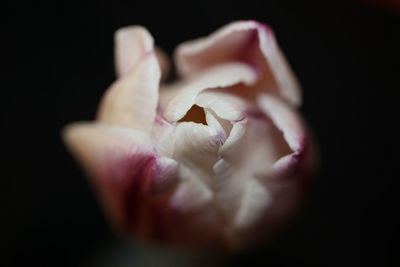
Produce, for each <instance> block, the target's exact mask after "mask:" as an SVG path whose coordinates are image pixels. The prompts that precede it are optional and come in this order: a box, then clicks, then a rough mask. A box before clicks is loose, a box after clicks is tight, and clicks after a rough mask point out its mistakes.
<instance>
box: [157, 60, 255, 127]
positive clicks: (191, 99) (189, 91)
mask: <svg viewBox="0 0 400 267" xmlns="http://www.w3.org/2000/svg"><path fill="white" fill-rule="evenodd" d="M256 78H257V77H256V74H255V72H254V71H253V70H252V69H251V68H249V67H248V66H247V65H245V64H240V63H230V64H224V65H219V66H216V67H213V68H210V69H207V70H206V71H204V72H201V73H199V74H198V75H196V76H193V77H190V78H189V80H188V81H187V82H185V83H184V84H181V85H180V86H181V88H180V89H179V92H178V93H177V94H176V96H175V97H174V98H172V100H171V101H170V102H169V103H168V105H167V107H166V109H165V111H164V116H165V118H166V119H167V120H169V121H178V120H180V119H181V118H183V116H184V115H185V114H186V112H187V111H188V110H189V109H190V107H191V106H192V105H193V104H195V102H196V97H197V95H198V94H199V93H200V92H202V91H203V90H206V89H210V88H219V87H228V86H232V85H235V84H238V83H245V84H252V83H254V82H255V81H256Z"/></svg>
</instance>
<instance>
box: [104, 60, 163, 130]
mask: <svg viewBox="0 0 400 267" xmlns="http://www.w3.org/2000/svg"><path fill="white" fill-rule="evenodd" d="M160 75H161V73H160V67H159V66H158V62H157V59H156V56H155V54H154V53H153V52H150V53H148V54H146V55H145V56H144V58H143V59H142V60H141V61H140V62H139V64H138V65H137V66H136V67H135V68H134V69H132V70H131V72H130V73H129V74H127V75H125V76H124V77H122V78H121V79H119V80H117V81H116V82H115V83H114V84H113V85H112V86H111V87H110V88H109V89H108V90H107V92H106V93H105V95H104V97H103V100H102V103H101V105H100V108H99V113H98V120H99V121H101V122H104V123H108V124H114V125H121V126H126V127H131V128H135V129H138V130H142V131H145V132H150V130H151V128H152V126H153V122H154V119H155V117H156V109H157V103H158V86H159V82H160Z"/></svg>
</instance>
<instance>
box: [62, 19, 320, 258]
mask: <svg viewBox="0 0 400 267" xmlns="http://www.w3.org/2000/svg"><path fill="white" fill-rule="evenodd" d="M115 42H116V46H115V59H116V73H117V76H118V78H117V80H116V81H115V83H114V84H112V85H111V86H110V88H109V89H108V90H107V91H106V93H105V95H104V97H103V99H102V101H101V104H100V106H99V110H98V114H97V118H96V120H95V121H93V122H77V123H72V124H71V125H68V126H67V127H66V128H65V129H64V131H63V139H64V141H65V143H66V145H67V147H68V148H69V149H70V151H71V152H72V154H73V155H74V156H75V157H76V158H77V159H78V161H79V162H80V164H81V165H82V167H83V168H84V170H85V171H86V173H87V175H88V177H90V182H91V184H92V185H93V187H94V189H95V191H96V193H97V195H98V197H99V201H100V202H101V204H102V206H103V207H104V211H105V213H106V215H107V217H108V218H109V220H110V221H111V223H112V225H113V226H114V227H115V229H117V230H119V231H122V232H123V233H125V234H127V235H130V236H132V237H138V238H142V239H146V240H153V241H158V242H162V243H166V244H178V245H184V246H191V247H200V248H204V247H207V248H221V249H225V250H239V249H242V248H245V247H248V246H251V245H254V244H257V243H258V242H260V241H262V240H266V239H268V238H269V236H271V234H272V233H275V232H276V231H277V229H278V228H279V227H280V226H281V225H282V224H284V223H285V222H286V221H287V220H288V218H290V217H291V215H292V214H293V213H294V211H295V209H296V207H297V206H298V204H299V203H300V200H301V195H302V191H303V189H304V185H305V184H306V181H307V177H308V176H309V175H310V174H311V173H312V171H313V169H314V167H315V163H314V156H313V153H312V151H313V147H312V142H311V140H310V138H309V135H308V132H307V129H306V127H305V125H304V122H303V120H302V119H301V117H300V115H299V114H298V112H297V111H296V108H297V107H299V106H300V104H301V92H300V87H299V84H298V82H297V80H296V78H295V76H294V74H293V73H292V71H291V69H290V67H289V65H288V62H287V60H286V59H285V57H284V55H283V54H282V52H281V50H280V48H279V47H278V45H277V42H276V40H275V37H274V34H273V31H272V30H271V29H270V28H269V27H268V26H266V25H263V24H261V23H259V22H255V21H238V22H233V23H230V24H228V25H227V26H225V27H223V28H221V29H219V30H218V31H216V32H214V33H212V34H211V35H209V36H208V37H204V38H200V39H197V40H194V41H189V42H185V43H183V44H181V45H179V46H178V48H177V49H176V51H175V54H174V59H175V60H174V61H175V64H176V67H177V71H178V74H179V79H178V80H177V81H174V82H172V83H170V84H165V83H164V80H165V78H166V77H167V73H168V68H169V62H168V58H167V57H166V56H165V54H163V52H162V51H161V50H160V49H159V48H157V47H155V46H154V41H153V38H152V36H151V35H150V33H149V32H148V31H147V30H146V29H145V28H143V27H140V26H131V27H126V28H122V29H120V30H118V31H117V32H116V34H115Z"/></svg>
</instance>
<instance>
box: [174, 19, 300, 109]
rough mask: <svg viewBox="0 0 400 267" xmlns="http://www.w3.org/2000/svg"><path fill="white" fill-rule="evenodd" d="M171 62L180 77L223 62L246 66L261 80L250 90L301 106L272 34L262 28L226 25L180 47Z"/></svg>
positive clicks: (246, 24) (294, 82) (242, 23)
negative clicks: (250, 67)
mask: <svg viewBox="0 0 400 267" xmlns="http://www.w3.org/2000/svg"><path fill="white" fill-rule="evenodd" d="M175 60H176V63H177V66H178V71H179V73H180V74H181V75H182V76H187V75H192V74H193V73H196V72H198V71H200V70H203V69H206V68H209V67H212V66H215V65H219V64H225V63H227V62H244V63H247V64H250V65H251V66H253V68H254V69H255V70H257V71H258V72H259V76H260V77H262V78H261V79H260V81H259V82H258V83H257V84H256V85H255V86H254V88H253V90H255V91H260V92H269V93H272V94H274V95H277V96H279V97H281V98H283V99H284V100H286V101H288V102H289V103H291V104H292V105H296V106H298V105H300V104H301V94H300V86H299V84H298V82H297V79H296V77H295V75H294V74H293V72H292V70H291V69H290V66H289V64H288V62H287V60H286V58H285V57H284V55H283V54H282V52H281V50H280V48H279V47H278V45H277V43H276V40H275V37H274V34H273V32H272V30H271V29H270V28H269V27H268V26H266V25H264V24H261V23H258V22H255V21H239V22H233V23H230V24H228V25H226V26H225V27H223V28H221V29H219V30H218V31H216V32H214V33H212V34H211V35H210V36H208V37H204V38H200V39H197V40H193V41H189V42H185V43H183V44H181V45H180V46H179V47H178V48H177V50H176V52H175ZM247 93H248V94H249V95H251V94H252V92H250V91H249V92H247ZM253 94H254V93H253Z"/></svg>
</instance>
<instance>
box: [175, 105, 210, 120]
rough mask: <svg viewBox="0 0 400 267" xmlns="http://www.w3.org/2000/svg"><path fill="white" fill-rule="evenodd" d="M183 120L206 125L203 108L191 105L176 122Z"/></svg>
mask: <svg viewBox="0 0 400 267" xmlns="http://www.w3.org/2000/svg"><path fill="white" fill-rule="evenodd" d="M183 121H191V122H195V123H201V124H204V125H207V121H206V113H205V112H204V109H203V108H202V107H199V106H197V105H193V106H192V107H191V108H190V109H189V110H188V112H187V113H186V114H185V116H184V117H183V118H182V119H180V120H179V121H178V122H183Z"/></svg>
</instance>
